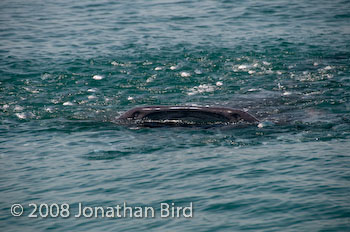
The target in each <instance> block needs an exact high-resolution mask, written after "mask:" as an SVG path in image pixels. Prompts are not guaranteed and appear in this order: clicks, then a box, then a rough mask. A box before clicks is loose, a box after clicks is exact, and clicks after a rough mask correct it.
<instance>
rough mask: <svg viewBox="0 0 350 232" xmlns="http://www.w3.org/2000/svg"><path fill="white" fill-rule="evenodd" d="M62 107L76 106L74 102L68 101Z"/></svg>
mask: <svg viewBox="0 0 350 232" xmlns="http://www.w3.org/2000/svg"><path fill="white" fill-rule="evenodd" d="M62 105H64V106H72V105H74V104H73V103H72V102H70V101H67V102H64V103H63V104H62Z"/></svg>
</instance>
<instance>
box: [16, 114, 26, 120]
mask: <svg viewBox="0 0 350 232" xmlns="http://www.w3.org/2000/svg"><path fill="white" fill-rule="evenodd" d="M15 115H16V116H17V117H18V118H19V119H26V118H27V116H26V114H25V113H16V114H15Z"/></svg>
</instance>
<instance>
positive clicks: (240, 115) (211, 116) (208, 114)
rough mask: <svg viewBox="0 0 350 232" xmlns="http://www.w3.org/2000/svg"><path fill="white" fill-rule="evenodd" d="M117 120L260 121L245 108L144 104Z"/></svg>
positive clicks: (142, 123) (149, 123) (188, 123)
mask: <svg viewBox="0 0 350 232" xmlns="http://www.w3.org/2000/svg"><path fill="white" fill-rule="evenodd" d="M117 121H118V122H120V123H122V124H137V125H139V126H144V127H161V126H215V125H237V124H240V125H242V124H257V123H259V120H258V119H257V118H255V117H254V116H253V115H251V114H249V113H247V112H245V111H243V110H239V109H233V108H227V107H210V106H209V107H206V106H142V107H136V108H133V109H131V110H129V111H127V112H125V113H124V114H122V115H121V116H120V117H119V118H118V119H117Z"/></svg>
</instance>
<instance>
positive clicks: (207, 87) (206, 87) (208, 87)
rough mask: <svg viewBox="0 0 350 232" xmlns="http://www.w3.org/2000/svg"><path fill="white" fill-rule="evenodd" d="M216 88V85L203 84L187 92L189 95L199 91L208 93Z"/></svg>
mask: <svg viewBox="0 0 350 232" xmlns="http://www.w3.org/2000/svg"><path fill="white" fill-rule="evenodd" d="M214 90H215V88H214V86H212V85H209V84H202V85H199V86H195V87H193V88H191V89H190V90H189V92H188V93H187V95H189V96H191V95H195V94H198V93H208V92H213V91H214Z"/></svg>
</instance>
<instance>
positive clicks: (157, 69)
mask: <svg viewBox="0 0 350 232" xmlns="http://www.w3.org/2000/svg"><path fill="white" fill-rule="evenodd" d="M154 70H156V71H160V70H162V67H156V68H155V69H154Z"/></svg>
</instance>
